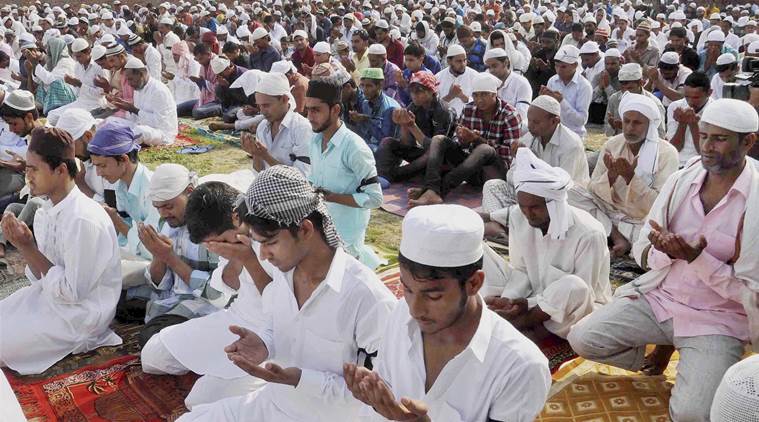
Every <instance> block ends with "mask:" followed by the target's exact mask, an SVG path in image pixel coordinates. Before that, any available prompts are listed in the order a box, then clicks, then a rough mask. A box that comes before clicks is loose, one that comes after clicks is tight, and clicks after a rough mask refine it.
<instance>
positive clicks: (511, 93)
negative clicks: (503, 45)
mask: <svg viewBox="0 0 759 422" xmlns="http://www.w3.org/2000/svg"><path fill="white" fill-rule="evenodd" d="M498 98H500V99H502V100H504V101H506V102H507V103H509V104H511V105H512V106H514V108H516V109H517V112H519V116H520V117H521V118H522V126H523V127H524V128H526V127H527V109H528V108H530V103H531V102H532V87H531V86H530V81H528V80H527V78H525V77H524V76H522V75H519V74H517V73H514V72H509V76H508V77H506V80H505V81H503V85H501V87H500V88H498Z"/></svg>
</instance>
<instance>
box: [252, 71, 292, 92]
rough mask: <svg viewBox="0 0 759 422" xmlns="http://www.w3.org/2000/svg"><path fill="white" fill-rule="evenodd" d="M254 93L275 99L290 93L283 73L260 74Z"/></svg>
mask: <svg viewBox="0 0 759 422" xmlns="http://www.w3.org/2000/svg"><path fill="white" fill-rule="evenodd" d="M256 92H257V93H261V94H265V95H271V96H272V97H277V96H280V95H287V94H289V93H290V83H289V82H288V81H287V77H286V76H285V75H284V74H283V73H276V72H271V73H262V74H261V76H260V77H259V79H258V86H257V87H256Z"/></svg>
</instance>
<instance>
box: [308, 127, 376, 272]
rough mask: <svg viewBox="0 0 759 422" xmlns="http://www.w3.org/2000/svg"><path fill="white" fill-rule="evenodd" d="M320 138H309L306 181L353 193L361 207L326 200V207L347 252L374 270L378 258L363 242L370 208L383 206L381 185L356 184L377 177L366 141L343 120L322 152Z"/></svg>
mask: <svg viewBox="0 0 759 422" xmlns="http://www.w3.org/2000/svg"><path fill="white" fill-rule="evenodd" d="M322 138H323V135H322V134H321V133H317V134H316V136H314V138H313V139H312V140H311V150H310V154H309V155H310V157H311V174H310V175H309V180H310V181H311V183H312V184H313V185H314V186H315V187H319V188H323V189H325V190H328V191H330V192H334V193H338V194H345V195H352V196H353V199H354V200H355V201H356V204H358V205H359V206H360V207H361V208H354V207H348V206H345V205H340V204H336V203H333V202H327V209H328V210H329V214H330V216H331V217H332V220H333V222H334V223H335V228H336V229H337V232H338V234H339V235H340V238H342V240H343V244H344V246H345V249H346V251H348V253H350V254H351V255H353V256H354V257H356V258H357V259H358V260H360V261H361V262H363V263H364V264H365V265H366V266H368V267H369V268H372V269H374V268H376V267H377V265H379V263H380V259H379V257H377V255H376V254H375V253H374V251H372V250H371V248H369V247H368V246H367V245H365V244H364V238H365V237H366V227H367V226H368V225H369V217H370V211H369V210H371V209H373V208H379V206H380V205H382V188H380V185H379V183H378V182H376V181H374V182H372V183H369V184H367V185H366V186H362V187H359V186H360V185H361V182H362V181H366V180H368V179H370V178H372V177H376V176H377V167H376V166H375V163H374V156H373V155H372V151H371V150H370V149H369V147H368V146H367V145H366V142H364V140H363V139H361V137H360V136H358V135H357V134H355V133H354V132H352V131H351V130H350V129H348V127H347V126H346V125H345V124H344V123H341V124H340V128H339V129H338V130H337V132H335V134H334V135H333V136H332V138H331V139H330V140H329V143H328V144H327V149H326V150H325V151H322Z"/></svg>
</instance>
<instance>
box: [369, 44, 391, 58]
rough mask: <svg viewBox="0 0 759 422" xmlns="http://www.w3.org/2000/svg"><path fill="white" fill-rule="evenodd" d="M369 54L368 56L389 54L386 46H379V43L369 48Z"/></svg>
mask: <svg viewBox="0 0 759 422" xmlns="http://www.w3.org/2000/svg"><path fill="white" fill-rule="evenodd" d="M367 53H368V54H377V55H381V56H384V55H386V54H387V49H386V48H385V46H384V45H382V44H379V43H375V44H372V45H370V46H369V49H368V50H367Z"/></svg>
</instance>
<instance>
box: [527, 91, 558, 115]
mask: <svg viewBox="0 0 759 422" xmlns="http://www.w3.org/2000/svg"><path fill="white" fill-rule="evenodd" d="M530 106H531V107H537V108H539V109H541V110H543V111H545V112H547V113H550V114H553V115H555V116H561V104H559V102H558V101H556V98H553V97H551V96H550V95H539V96H538V97H537V98H535V99H534V100H532V103H531V104H530Z"/></svg>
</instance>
